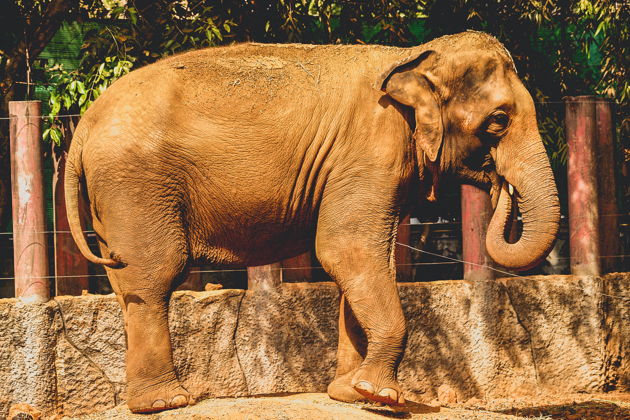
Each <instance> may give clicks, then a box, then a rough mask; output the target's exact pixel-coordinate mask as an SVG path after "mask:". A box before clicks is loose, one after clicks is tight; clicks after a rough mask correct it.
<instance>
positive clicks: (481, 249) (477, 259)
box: [462, 185, 495, 281]
mask: <svg viewBox="0 0 630 420" xmlns="http://www.w3.org/2000/svg"><path fill="white" fill-rule="evenodd" d="M491 218H492V204H491V203H490V195H489V194H488V193H487V192H485V191H483V190H480V189H479V188H477V187H475V186H472V185H462V248H463V260H464V261H466V262H469V263H472V264H464V279H465V280H471V281H483V280H493V279H494V277H495V276H494V271H493V270H492V269H491V268H490V267H492V266H493V264H494V263H493V261H492V259H491V258H490V256H489V255H488V252H487V251H486V231H487V230H488V223H490V219H491Z"/></svg>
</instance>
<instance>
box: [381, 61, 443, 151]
mask: <svg viewBox="0 0 630 420" xmlns="http://www.w3.org/2000/svg"><path fill="white" fill-rule="evenodd" d="M435 55H436V53H435V52H434V51H424V52H423V53H421V54H418V55H414V56H410V57H407V58H405V59H404V60H401V61H399V62H397V63H394V64H393V65H392V66H391V67H390V68H389V69H387V70H386V71H385V72H384V73H382V74H381V76H380V77H379V79H378V80H377V81H376V85H375V87H376V88H377V89H379V90H382V91H384V92H387V94H388V95H389V96H391V97H392V98H393V99H394V100H396V101H397V102H400V103H401V104H403V105H407V106H410V107H413V108H414V110H415V117H416V129H415V131H414V133H413V137H414V140H415V142H416V148H417V149H418V150H417V152H418V156H420V153H419V152H420V151H422V152H424V154H425V156H426V157H427V158H428V159H429V160H430V161H431V162H435V161H436V160H437V158H438V154H439V151H440V146H441V145H442V133H443V126H442V116H441V114H440V106H439V104H438V101H437V99H436V95H435V92H434V88H435V87H434V84H433V83H432V82H431V81H430V70H429V67H430V66H431V65H432V62H434V56H435Z"/></svg>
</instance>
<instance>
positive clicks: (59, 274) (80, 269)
mask: <svg viewBox="0 0 630 420" xmlns="http://www.w3.org/2000/svg"><path fill="white" fill-rule="evenodd" d="M78 122H79V118H78V117H67V119H66V120H64V121H62V123H63V144H62V145H61V147H54V146H53V156H54V168H55V171H54V174H53V180H52V188H53V201H54V206H53V209H54V228H55V233H54V234H53V238H54V245H55V294H56V295H57V296H61V295H73V296H80V295H81V294H82V292H83V290H89V279H88V261H87V260H86V259H85V258H84V257H83V255H81V252H80V251H79V248H77V245H76V244H75V242H74V239H72V235H71V234H70V226H69V224H68V217H67V214H66V199H65V190H64V174H65V169H66V157H67V155H68V149H69V148H70V141H71V139H72V135H73V134H74V128H75V127H76V126H77V124H78ZM79 205H80V207H81V209H82V210H85V209H83V207H84V203H83V202H82V201H81V202H80V203H79ZM83 214H84V211H81V212H80V215H81V216H83ZM83 226H85V223H83Z"/></svg>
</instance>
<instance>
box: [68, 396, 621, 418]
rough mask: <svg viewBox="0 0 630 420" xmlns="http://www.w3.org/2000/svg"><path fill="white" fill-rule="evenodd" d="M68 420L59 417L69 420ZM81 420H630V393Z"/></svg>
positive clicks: (207, 405) (298, 401)
mask: <svg viewBox="0 0 630 420" xmlns="http://www.w3.org/2000/svg"><path fill="white" fill-rule="evenodd" d="M70 418H71V417H64V419H70ZM72 418H76V419H81V420H97V419H99V420H100V419H115V420H116V419H117V420H122V419H144V420H158V419H160V420H174V419H191V420H206V419H207V420H215V419H217V420H218V419H221V420H227V419H247V420H263V419H274V420H275V419H283V420H284V419H287V420H289V419H290V420H293V419H296V420H297V419H300V420H302V419H304V420H307V419H317V420H359V419H361V420H364V419H365V420H379V419H381V420H384V419H392V418H393V419H418V420H425V419H426V420H438V419H440V420H446V419H448V420H450V419H456V420H457V419H462V420H464V419H465V420H473V419H479V420H482V419H537V420H546V419H567V420H575V419H585V420H628V419H630V394H572V395H563V396H554V397H550V396H541V397H536V398H529V399H527V400H526V399H501V400H492V401H488V402H484V401H481V400H476V399H475V400H471V401H468V402H466V403H465V404H448V405H440V404H439V403H438V402H436V401H434V402H431V403H430V404H422V403H417V402H413V401H409V403H408V406H407V407H406V408H405V409H399V410H396V411H393V410H391V409H390V408H388V407H378V406H372V405H361V404H345V403H340V402H336V401H332V400H330V399H329V398H328V396H327V395H326V394H291V395H271V396H261V397H252V398H219V399H209V400H204V401H200V402H199V403H197V404H196V405H194V406H191V407H186V408H182V409H179V410H172V411H165V412H162V413H159V414H154V415H133V414H131V413H130V412H129V410H128V409H127V408H126V406H125V405H121V406H118V407H116V408H113V409H111V410H109V411H106V412H104V413H98V414H91V415H87V416H81V417H72Z"/></svg>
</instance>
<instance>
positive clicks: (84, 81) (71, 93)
mask: <svg viewBox="0 0 630 420" xmlns="http://www.w3.org/2000/svg"><path fill="white" fill-rule="evenodd" d="M132 66H133V62H132V61H130V60H124V59H121V58H120V57H105V60H104V61H103V62H102V63H100V64H93V65H92V67H91V68H89V69H88V71H87V72H81V71H80V70H75V71H72V72H68V71H65V70H64V69H63V67H62V66H60V65H55V66H52V67H49V68H47V72H48V79H49V80H50V81H51V84H50V88H49V94H50V99H49V104H50V117H49V120H48V126H47V128H46V129H45V130H44V132H43V137H44V140H51V141H53V142H55V144H57V145H59V144H60V142H61V136H62V130H61V122H60V121H59V119H58V118H56V116H57V115H59V114H60V113H61V114H77V113H80V114H83V113H84V112H85V111H86V110H87V108H88V107H89V106H90V104H91V103H92V102H94V101H95V100H96V98H98V97H99V96H100V95H101V94H102V93H103V92H105V89H107V87H108V86H109V85H111V84H112V83H113V82H114V81H115V80H116V79H118V78H120V77H121V76H123V75H125V74H127V73H129V71H130V70H131V67H132Z"/></svg>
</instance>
